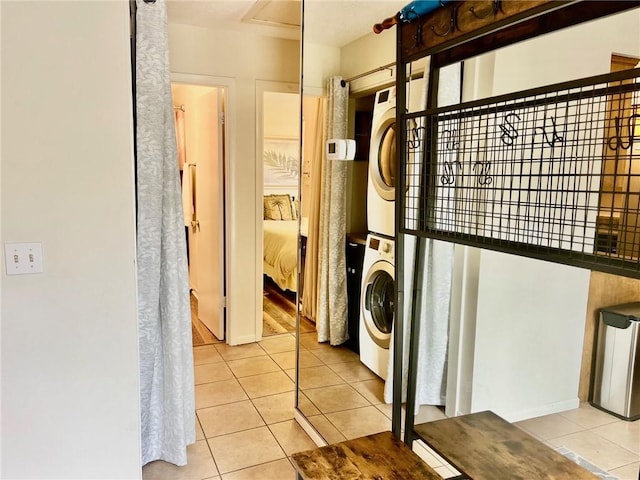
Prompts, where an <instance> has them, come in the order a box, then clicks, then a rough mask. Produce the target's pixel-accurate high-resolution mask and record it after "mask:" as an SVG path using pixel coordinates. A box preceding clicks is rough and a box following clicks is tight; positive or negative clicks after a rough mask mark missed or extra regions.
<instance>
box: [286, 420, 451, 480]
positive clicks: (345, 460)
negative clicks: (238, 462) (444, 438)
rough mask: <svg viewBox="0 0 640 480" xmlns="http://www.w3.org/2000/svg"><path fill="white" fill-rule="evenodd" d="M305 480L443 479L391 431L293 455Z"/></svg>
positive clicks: (300, 474)
mask: <svg viewBox="0 0 640 480" xmlns="http://www.w3.org/2000/svg"><path fill="white" fill-rule="evenodd" d="M291 459H292V460H293V463H294V466H295V468H296V471H297V473H298V476H299V477H298V478H302V479H304V480H320V479H322V480H343V479H349V480H398V479H402V480H414V479H415V480H442V477H441V476H440V475H438V474H437V473H436V472H435V470H433V469H432V468H431V467H430V466H429V465H427V464H426V463H425V462H424V461H422V459H421V458H420V457H418V456H417V455H416V454H415V453H414V452H413V451H412V450H411V449H410V448H409V447H407V446H406V445H405V444H404V443H403V442H401V441H400V440H398V439H397V438H396V437H395V436H394V435H393V434H392V433H391V432H382V433H376V434H374V435H368V436H366V437H360V438H356V439H355V440H347V441H345V442H340V443H336V444H334V445H328V446H326V447H320V448H316V449H314V450H307V451H305V452H299V453H294V454H293V455H291Z"/></svg>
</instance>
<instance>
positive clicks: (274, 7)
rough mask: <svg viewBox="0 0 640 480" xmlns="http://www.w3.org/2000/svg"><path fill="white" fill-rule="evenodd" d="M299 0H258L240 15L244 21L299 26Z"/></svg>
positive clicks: (288, 26)
mask: <svg viewBox="0 0 640 480" xmlns="http://www.w3.org/2000/svg"><path fill="white" fill-rule="evenodd" d="M300 10H301V6H300V0H294V1H283V0H258V1H257V2H255V3H254V4H253V6H252V7H251V8H250V9H249V11H248V12H247V13H246V14H245V15H244V17H242V21H243V22H245V23H254V24H259V25H270V26H274V27H286V28H300V23H301V22H300Z"/></svg>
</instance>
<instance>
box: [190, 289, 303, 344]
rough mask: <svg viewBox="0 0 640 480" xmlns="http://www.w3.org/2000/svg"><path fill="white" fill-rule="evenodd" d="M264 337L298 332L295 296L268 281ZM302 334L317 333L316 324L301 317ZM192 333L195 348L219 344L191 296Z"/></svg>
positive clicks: (264, 297) (195, 299)
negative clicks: (199, 317) (202, 320)
mask: <svg viewBox="0 0 640 480" xmlns="http://www.w3.org/2000/svg"><path fill="white" fill-rule="evenodd" d="M262 309H263V313H262V318H263V324H262V336H263V337H269V336H272V335H280V334H283V333H294V332H295V331H296V304H295V294H294V293H292V292H283V291H282V290H280V289H279V288H278V287H277V286H276V285H275V284H274V283H273V282H272V281H270V280H268V279H266V280H265V284H264V291H263V302H262ZM300 331H301V332H302V333H310V332H315V324H314V323H313V322H312V321H311V320H309V319H308V318H306V317H300ZM191 333H192V336H193V346H194V347H197V346H199V345H211V344H214V343H219V342H220V340H218V339H217V338H216V337H215V336H214V335H213V334H212V333H211V332H210V331H209V329H208V328H207V327H206V326H205V325H204V323H202V322H201V321H200V320H199V319H198V299H197V298H196V297H195V296H194V295H193V294H192V295H191Z"/></svg>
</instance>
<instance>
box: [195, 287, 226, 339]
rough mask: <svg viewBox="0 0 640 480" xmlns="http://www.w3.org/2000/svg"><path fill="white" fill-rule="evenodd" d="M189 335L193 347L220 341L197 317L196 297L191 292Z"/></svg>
mask: <svg viewBox="0 0 640 480" xmlns="http://www.w3.org/2000/svg"><path fill="white" fill-rule="evenodd" d="M191 335H192V337H193V346H194V347H197V346H199V345H211V344H213V343H219V342H220V340H218V339H217V338H216V337H215V335H214V334H213V333H211V332H210V331H209V329H208V328H207V327H206V326H205V324H204V323H202V322H201V321H200V319H199V318H198V299H197V298H196V297H195V295H193V293H192V294H191Z"/></svg>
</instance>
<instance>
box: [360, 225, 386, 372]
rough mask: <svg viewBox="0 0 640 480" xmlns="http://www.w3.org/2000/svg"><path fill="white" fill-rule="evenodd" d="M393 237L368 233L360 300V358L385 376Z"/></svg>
mask: <svg viewBox="0 0 640 480" xmlns="http://www.w3.org/2000/svg"><path fill="white" fill-rule="evenodd" d="M394 247H395V245H394V241H393V240H390V239H388V238H384V237H381V236H378V235H375V234H369V235H368V236H367V243H366V248H365V252H364V263H363V265H362V272H363V275H362V291H361V297H360V298H361V300H360V339H359V341H360V361H361V362H362V363H364V364H365V365H366V366H367V367H368V368H369V369H370V370H371V371H372V372H373V373H375V374H376V375H378V376H379V377H381V378H382V379H384V380H386V378H387V369H388V365H389V345H390V344H391V327H392V326H393V318H394V293H395V275H394Z"/></svg>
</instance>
